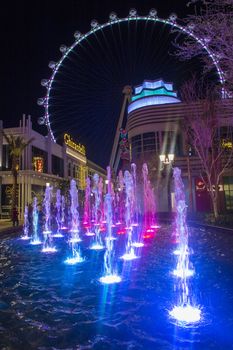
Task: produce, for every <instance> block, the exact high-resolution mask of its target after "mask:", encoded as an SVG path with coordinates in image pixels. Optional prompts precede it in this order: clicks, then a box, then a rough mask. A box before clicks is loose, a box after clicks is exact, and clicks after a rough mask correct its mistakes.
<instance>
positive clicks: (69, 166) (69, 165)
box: [68, 162, 71, 176]
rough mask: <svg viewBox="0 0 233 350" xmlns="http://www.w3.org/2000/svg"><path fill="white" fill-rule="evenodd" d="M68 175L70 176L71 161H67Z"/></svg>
mask: <svg viewBox="0 0 233 350" xmlns="http://www.w3.org/2000/svg"><path fill="white" fill-rule="evenodd" d="M68 176H71V163H70V162H69V163H68Z"/></svg>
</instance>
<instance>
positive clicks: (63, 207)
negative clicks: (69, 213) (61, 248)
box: [61, 196, 67, 230]
mask: <svg viewBox="0 0 233 350" xmlns="http://www.w3.org/2000/svg"><path fill="white" fill-rule="evenodd" d="M65 208H66V205H65V196H61V229H62V230H65V229H67V227H66V225H65V222H66V220H65Z"/></svg>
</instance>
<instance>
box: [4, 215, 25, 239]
mask: <svg viewBox="0 0 233 350" xmlns="http://www.w3.org/2000/svg"><path fill="white" fill-rule="evenodd" d="M22 227H23V226H22V223H19V226H17V227H13V226H12V221H11V220H9V219H0V237H1V234H8V233H13V232H14V233H16V232H20V231H21V230H22Z"/></svg>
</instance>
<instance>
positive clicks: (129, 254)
mask: <svg viewBox="0 0 233 350" xmlns="http://www.w3.org/2000/svg"><path fill="white" fill-rule="evenodd" d="M124 181H125V191H126V201H125V222H126V232H127V244H126V251H125V254H124V255H123V256H122V257H121V259H123V260H133V259H136V258H137V256H136V255H135V252H134V247H133V246H132V234H133V227H132V220H133V217H134V216H133V213H134V208H133V205H134V204H135V197H134V195H135V192H134V183H133V177H132V175H131V174H130V172H129V171H128V170H126V171H125V174H124Z"/></svg>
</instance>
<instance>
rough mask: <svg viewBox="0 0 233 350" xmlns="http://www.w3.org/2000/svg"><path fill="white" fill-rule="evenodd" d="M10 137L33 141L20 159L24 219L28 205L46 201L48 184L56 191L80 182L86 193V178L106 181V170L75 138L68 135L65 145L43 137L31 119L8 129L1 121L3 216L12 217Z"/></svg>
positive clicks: (20, 201) (0, 204)
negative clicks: (44, 198) (87, 154)
mask: <svg viewBox="0 0 233 350" xmlns="http://www.w3.org/2000/svg"><path fill="white" fill-rule="evenodd" d="M2 131H4V133H5V134H7V135H13V136H22V137H23V138H24V139H25V140H26V141H27V140H29V139H31V138H33V140H32V142H31V143H30V144H29V145H28V146H27V147H26V149H25V150H24V152H23V154H22V157H21V160H20V168H19V169H20V170H19V175H18V189H17V198H18V199H17V200H18V209H19V213H20V217H21V218H22V217H23V211H24V207H25V205H26V204H29V203H32V199H33V197H34V196H37V197H38V198H39V201H41V200H42V198H43V193H44V189H45V187H46V184H48V183H49V184H50V185H51V186H53V187H54V188H59V187H60V188H63V187H66V188H68V186H69V181H70V179H72V178H73V179H76V181H77V186H78V188H79V190H80V191H84V190H85V184H86V177H87V176H92V175H93V174H94V173H98V174H99V175H100V176H101V177H103V178H104V179H106V171H105V170H104V169H103V168H101V167H100V166H98V165H97V164H95V163H94V162H91V161H90V160H88V159H87V157H86V149H85V146H83V145H81V144H79V143H76V142H75V141H74V140H73V139H72V137H71V135H69V134H64V139H63V144H62V145H60V144H58V143H55V142H54V141H53V140H52V139H51V137H50V136H43V135H41V134H40V133H38V132H36V131H35V130H33V128H32V122H31V117H30V116H28V117H26V116H25V115H24V116H23V118H22V120H20V125H19V127H15V128H4V127H3V123H2V122H1V121H0V182H1V193H0V200H1V202H0V214H1V217H9V213H10V208H11V192H12V184H13V177H12V174H11V158H10V155H9V145H8V144H7V141H6V140H5V138H4V136H3V133H2Z"/></svg>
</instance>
